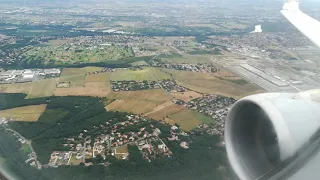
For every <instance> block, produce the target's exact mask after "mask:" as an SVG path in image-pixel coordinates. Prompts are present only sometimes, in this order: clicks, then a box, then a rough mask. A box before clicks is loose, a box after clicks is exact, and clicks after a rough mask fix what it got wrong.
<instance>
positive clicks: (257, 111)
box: [225, 90, 320, 180]
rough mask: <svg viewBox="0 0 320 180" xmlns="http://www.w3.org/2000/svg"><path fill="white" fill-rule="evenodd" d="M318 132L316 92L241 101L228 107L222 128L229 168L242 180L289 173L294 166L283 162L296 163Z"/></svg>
mask: <svg viewBox="0 0 320 180" xmlns="http://www.w3.org/2000/svg"><path fill="white" fill-rule="evenodd" d="M319 129H320V90H312V91H306V92H302V93H297V94H294V93H266V94H258V95H252V96H248V97H245V98H243V99H241V100H239V101H238V102H236V103H235V104H234V105H233V106H232V107H231V109H230V111H229V113H228V116H227V120H226V124H225V142H226V149H227V153H228V158H229V161H230V164H231V166H232V168H233V169H234V171H235V173H236V174H237V175H238V177H239V178H240V179H242V180H246V179H259V178H261V177H263V176H266V175H267V174H268V173H276V172H277V171H275V169H279V168H280V169H281V171H282V172H283V170H284V169H286V168H287V170H288V171H287V172H289V171H293V170H294V169H292V168H297V166H298V164H295V167H292V166H293V165H292V163H290V166H287V165H288V164H289V163H287V164H286V162H287V161H288V160H292V161H294V160H295V161H297V158H296V157H297V155H300V154H301V152H303V151H305V150H306V149H308V148H307V147H310V145H311V144H312V143H313V141H314V139H315V138H318V137H320V130H319ZM319 139H320V138H319ZM300 157H301V156H300ZM305 157H307V156H306V155H305ZM300 161H301V158H300ZM300 161H299V162H300ZM288 168H289V169H288ZM290 168H291V170H290ZM282 175H283V174H282ZM272 177H276V176H274V174H273V175H272ZM275 179H284V177H283V176H282V177H280V176H279V178H275Z"/></svg>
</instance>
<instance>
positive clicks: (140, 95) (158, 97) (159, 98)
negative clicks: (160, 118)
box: [107, 89, 173, 105]
mask: <svg viewBox="0 0 320 180" xmlns="http://www.w3.org/2000/svg"><path fill="white" fill-rule="evenodd" d="M107 98H109V99H122V100H131V99H137V100H146V101H151V102H154V103H156V104H157V105H160V104H162V103H164V102H166V101H170V100H172V98H173V97H172V96H171V95H169V94H167V93H166V92H164V91H163V90H160V89H156V90H145V91H125V92H110V93H109V94H108V96H107Z"/></svg>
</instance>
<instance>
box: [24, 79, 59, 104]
mask: <svg viewBox="0 0 320 180" xmlns="http://www.w3.org/2000/svg"><path fill="white" fill-rule="evenodd" d="M56 84H57V79H56V78H53V79H45V80H41V81H35V82H33V84H32V86H31V88H30V90H29V92H28V96H27V98H28V99H30V98H39V97H48V96H52V95H53V93H54V90H55V89H56Z"/></svg>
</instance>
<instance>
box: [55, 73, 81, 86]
mask: <svg viewBox="0 0 320 180" xmlns="http://www.w3.org/2000/svg"><path fill="white" fill-rule="evenodd" d="M85 78H86V75H85V74H78V75H72V76H63V77H60V78H59V82H71V87H83V86H84V81H85Z"/></svg>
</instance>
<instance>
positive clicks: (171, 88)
mask: <svg viewBox="0 0 320 180" xmlns="http://www.w3.org/2000/svg"><path fill="white" fill-rule="evenodd" d="M111 84H112V90H113V91H115V92H118V91H139V90H147V89H161V88H162V89H164V90H165V91H167V92H185V91H187V89H186V88H184V87H182V86H179V85H177V84H176V82H175V81H173V80H170V79H166V80H159V81H146V80H145V81H140V82H138V81H112V82H111Z"/></svg>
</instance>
